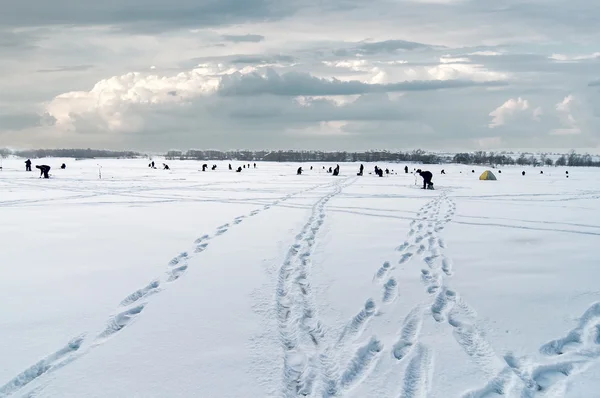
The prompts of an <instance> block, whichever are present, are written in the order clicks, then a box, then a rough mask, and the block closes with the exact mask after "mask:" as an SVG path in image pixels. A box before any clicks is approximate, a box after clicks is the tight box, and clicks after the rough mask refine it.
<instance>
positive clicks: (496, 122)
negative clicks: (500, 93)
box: [488, 97, 529, 129]
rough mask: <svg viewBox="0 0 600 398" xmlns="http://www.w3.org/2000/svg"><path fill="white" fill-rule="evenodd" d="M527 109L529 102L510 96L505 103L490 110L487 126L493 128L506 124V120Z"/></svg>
mask: <svg viewBox="0 0 600 398" xmlns="http://www.w3.org/2000/svg"><path fill="white" fill-rule="evenodd" d="M528 109H529V102H528V101H527V100H524V99H523V98H521V97H519V98H517V99H514V98H511V99H509V100H507V101H506V102H505V103H503V104H502V105H500V106H499V107H498V108H496V109H494V110H493V111H492V112H490V116H491V117H492V121H491V122H490V124H489V125H488V126H489V128H491V129H492V128H495V127H499V126H502V125H504V124H506V122H507V120H508V119H510V118H512V117H514V116H515V115H516V114H518V113H520V112H524V111H526V110H528Z"/></svg>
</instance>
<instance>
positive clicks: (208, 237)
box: [194, 235, 210, 244]
mask: <svg viewBox="0 0 600 398" xmlns="http://www.w3.org/2000/svg"><path fill="white" fill-rule="evenodd" d="M208 239H210V236H209V235H204V236H201V237H200V238H198V239H196V240H195V241H194V243H196V244H198V243H202V242H204V241H205V240H208Z"/></svg>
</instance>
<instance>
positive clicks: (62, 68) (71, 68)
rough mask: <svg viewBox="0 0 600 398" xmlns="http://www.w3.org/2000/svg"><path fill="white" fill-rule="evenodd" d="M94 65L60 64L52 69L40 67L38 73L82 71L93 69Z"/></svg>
mask: <svg viewBox="0 0 600 398" xmlns="http://www.w3.org/2000/svg"><path fill="white" fill-rule="evenodd" d="M93 67H94V66H93V65H73V66H58V67H56V68H52V69H38V70H37V72H38V73H56V72H81V71H86V70H89V69H92V68H93Z"/></svg>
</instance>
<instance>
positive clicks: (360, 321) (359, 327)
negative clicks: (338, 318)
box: [337, 299, 377, 346]
mask: <svg viewBox="0 0 600 398" xmlns="http://www.w3.org/2000/svg"><path fill="white" fill-rule="evenodd" d="M376 311H377V306H376V305H375V301H373V300H372V299H368V300H367V301H366V302H365V305H364V308H363V309H361V310H360V312H359V313H358V314H356V315H355V316H354V317H353V318H352V320H351V321H350V322H349V323H348V324H347V325H346V327H345V328H344V330H343V331H342V334H341V335H340V338H339V339H338V342H337V344H338V346H339V345H343V343H345V342H346V341H348V340H350V339H355V338H357V337H359V336H360V335H361V333H362V331H363V330H364V328H365V327H366V325H367V323H368V322H369V320H370V319H371V318H373V316H374V315H375V312H376Z"/></svg>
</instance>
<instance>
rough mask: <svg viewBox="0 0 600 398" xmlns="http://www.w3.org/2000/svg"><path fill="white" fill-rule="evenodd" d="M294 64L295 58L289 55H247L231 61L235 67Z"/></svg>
mask: <svg viewBox="0 0 600 398" xmlns="http://www.w3.org/2000/svg"><path fill="white" fill-rule="evenodd" d="M293 62H294V57H290V56H289V55H270V56H269V55H266V56H265V55H263V56H260V55H245V56H238V57H235V58H233V59H232V60H231V63H232V64H234V65H239V64H248V65H279V64H291V63H293Z"/></svg>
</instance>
